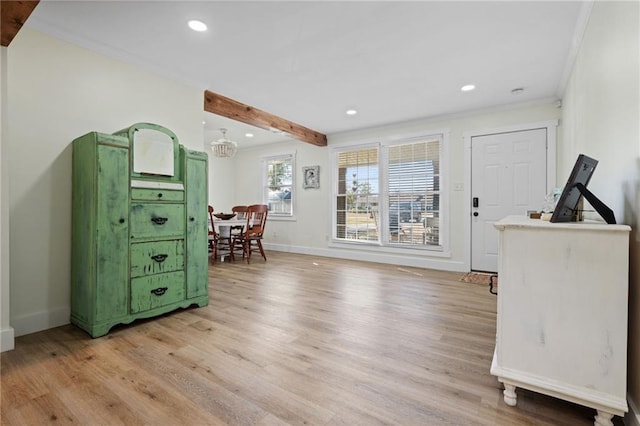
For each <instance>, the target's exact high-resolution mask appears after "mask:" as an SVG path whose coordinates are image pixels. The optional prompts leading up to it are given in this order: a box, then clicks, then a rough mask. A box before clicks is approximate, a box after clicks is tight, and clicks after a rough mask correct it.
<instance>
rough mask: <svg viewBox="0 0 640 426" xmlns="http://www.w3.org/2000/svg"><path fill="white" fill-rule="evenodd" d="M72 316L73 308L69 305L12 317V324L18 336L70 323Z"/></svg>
mask: <svg viewBox="0 0 640 426" xmlns="http://www.w3.org/2000/svg"><path fill="white" fill-rule="evenodd" d="M70 316H71V308H70V307H69V306H63V307H60V308H54V309H51V310H49V311H43V312H36V313H34V314H27V315H23V316H20V317H15V318H12V319H11V324H12V325H13V328H14V329H15V334H16V337H18V336H24V335H25V334H31V333H36V332H38V331H42V330H48V329H50V328H54V327H60V326H61V325H65V324H69V322H70V320H69V318H70Z"/></svg>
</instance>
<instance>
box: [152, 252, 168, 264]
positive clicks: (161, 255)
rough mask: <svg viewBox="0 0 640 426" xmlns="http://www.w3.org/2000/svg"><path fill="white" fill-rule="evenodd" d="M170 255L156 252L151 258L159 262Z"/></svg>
mask: <svg viewBox="0 0 640 426" xmlns="http://www.w3.org/2000/svg"><path fill="white" fill-rule="evenodd" d="M167 257H169V255H168V254H156V255H155V256H151V259H153V260H155V261H156V262H158V263H162V262H164V261H165V260H166V258H167Z"/></svg>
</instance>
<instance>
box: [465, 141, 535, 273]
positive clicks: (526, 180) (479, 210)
mask: <svg viewBox="0 0 640 426" xmlns="http://www.w3.org/2000/svg"><path fill="white" fill-rule="evenodd" d="M546 193H547V129H546V128H542V129H534V130H523V131H517V132H508V133H497V134H491V135H482V136H473V137H472V138H471V197H472V198H471V203H472V204H471V205H472V207H471V269H472V270H475V271H488V272H495V271H497V270H498V231H497V230H496V229H495V227H494V226H493V224H494V223H495V222H497V221H498V220H500V219H502V218H503V217H505V216H509V215H525V214H527V211H528V210H535V211H540V208H541V207H542V203H543V202H544V199H545V196H546Z"/></svg>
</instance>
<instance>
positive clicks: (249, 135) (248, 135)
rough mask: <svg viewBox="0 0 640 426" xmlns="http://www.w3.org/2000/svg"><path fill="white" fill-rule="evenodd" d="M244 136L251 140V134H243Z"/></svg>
mask: <svg viewBox="0 0 640 426" xmlns="http://www.w3.org/2000/svg"><path fill="white" fill-rule="evenodd" d="M244 136H245V137H247V138H252V137H253V133H245V134H244Z"/></svg>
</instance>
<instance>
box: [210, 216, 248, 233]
mask: <svg viewBox="0 0 640 426" xmlns="http://www.w3.org/2000/svg"><path fill="white" fill-rule="evenodd" d="M246 225H247V219H236V218H235V217H234V218H231V219H226V220H225V219H219V218H217V217H214V218H213V226H215V229H216V232H217V233H218V234H220V236H221V237H223V238H228V237H229V236H230V235H231V228H232V227H235V226H241V227H242V229H244V227H245V226H246Z"/></svg>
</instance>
